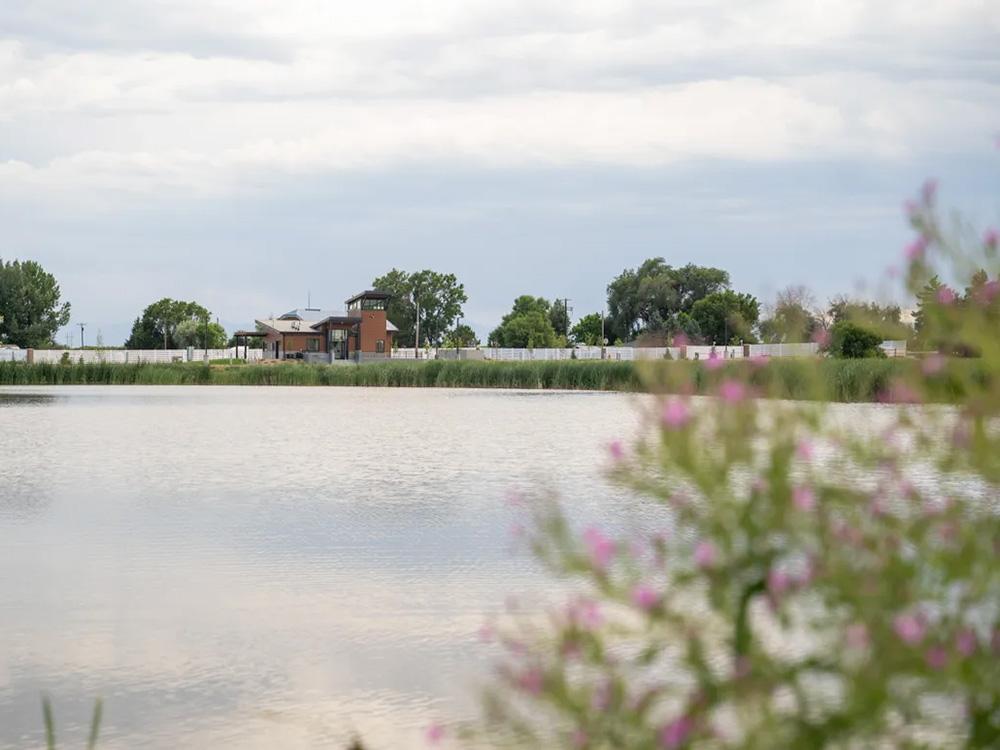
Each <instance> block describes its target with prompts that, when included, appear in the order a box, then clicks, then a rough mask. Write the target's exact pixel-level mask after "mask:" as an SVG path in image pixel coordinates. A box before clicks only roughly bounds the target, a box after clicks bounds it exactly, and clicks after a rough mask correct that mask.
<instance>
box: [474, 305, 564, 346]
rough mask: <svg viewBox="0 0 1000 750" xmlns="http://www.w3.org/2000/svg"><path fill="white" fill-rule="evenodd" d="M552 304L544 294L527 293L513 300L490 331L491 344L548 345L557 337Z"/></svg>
mask: <svg viewBox="0 0 1000 750" xmlns="http://www.w3.org/2000/svg"><path fill="white" fill-rule="evenodd" d="M551 307H552V305H551V304H550V303H549V301H548V300H547V299H545V298H544V297H532V296H531V295H530V294H524V295H521V296H520V297H518V298H517V299H516V300H514V307H513V309H512V310H511V311H510V312H509V313H507V314H506V315H505V316H504V317H503V320H501V321H500V325H499V326H497V328H495V329H494V330H493V332H492V333H491V334H490V339H489V340H490V344H491V345H492V346H503V347H514V348H549V347H553V346H556V344H557V343H558V339H557V336H556V331H555V329H554V328H553V327H552V320H551V318H550V316H549V312H550V309H551Z"/></svg>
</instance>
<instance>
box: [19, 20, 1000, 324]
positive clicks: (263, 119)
mask: <svg viewBox="0 0 1000 750" xmlns="http://www.w3.org/2000/svg"><path fill="white" fill-rule="evenodd" d="M998 39H1000V13H998V12H997V6H996V2H995V0H979V1H976V0H925V1H923V2H918V3H914V2H912V0H906V1H905V2H904V1H902V0H899V1H897V0H871V1H870V2H864V1H862V0H832V1H831V2H825V1H823V0H814V1H809V2H806V1H804V0H753V1H752V2H750V1H748V0H732V1H731V2H728V1H724V0H648V1H645V2H644V1H641V0H640V1H636V2H629V1H628V0H591V1H587V0H576V1H574V2H567V0H514V1H511V2H503V1H502V0H424V1H422V2H421V1H419V0H365V1H364V2H358V1H357V0H353V1H351V2H348V1H346V0H343V1H342V0H101V2H82V1H81V0H3V1H2V2H0V220H2V226H3V230H4V231H3V241H2V244H0V257H4V258H5V259H9V258H21V259H33V260H37V261H39V262H41V263H42V264H43V265H44V266H45V267H46V268H47V269H48V270H50V271H51V272H52V273H54V274H55V275H56V277H57V278H58V280H59V282H60V283H61V286H62V290H63V294H64V297H65V298H66V299H68V300H70V301H71V302H72V305H73V321H74V322H79V321H82V322H86V323H87V324H88V328H87V331H88V334H87V335H88V338H89V341H88V343H92V342H93V341H94V338H95V336H96V333H97V331H98V330H100V331H101V332H102V334H103V338H104V340H105V341H106V342H107V343H120V342H121V341H122V340H123V339H124V338H125V337H126V336H127V334H128V330H129V328H130V325H131V321H132V319H133V318H135V317H136V316H137V315H138V314H139V312H140V311H141V310H142V308H143V307H144V306H145V305H147V304H148V303H150V302H152V301H154V300H156V299H158V298H160V297H163V296H170V297H174V298H181V299H194V300H197V301H198V302H201V303H202V304H204V305H206V306H207V307H209V308H210V309H211V310H212V311H213V313H214V314H215V315H217V316H218V317H219V318H220V319H221V321H222V322H223V323H224V324H225V325H226V326H227V328H229V329H230V330H231V329H232V328H234V327H237V326H239V327H244V326H251V325H252V321H253V319H254V318H255V317H261V316H265V315H268V314H270V313H281V312H283V311H285V310H287V309H290V308H293V307H298V306H304V305H305V303H306V297H307V293H310V292H311V295H312V302H313V303H314V305H321V306H324V307H336V306H339V305H340V304H341V303H342V301H343V300H344V299H345V298H346V297H348V296H349V295H350V294H351V293H353V292H355V291H357V290H360V289H362V288H365V287H367V286H369V285H370V283H371V280H372V278H373V277H374V276H376V275H379V274H381V273H382V272H384V271H386V270H388V269H389V268H391V267H393V266H396V267H400V268H404V269H407V270H416V269H420V268H432V269H435V270H440V271H450V272H453V273H455V274H457V275H458V277H459V278H460V280H461V281H463V282H464V283H465V286H466V290H467V292H468V295H469V303H468V305H467V306H466V320H467V322H470V323H472V324H473V325H474V326H475V327H476V328H477V330H478V331H479V332H480V333H483V334H485V333H486V332H487V331H488V329H489V328H491V327H492V326H493V325H494V324H495V323H496V322H497V320H498V318H499V317H500V316H501V315H502V314H503V313H504V312H505V311H506V310H508V309H509V307H510V303H511V301H512V300H513V298H514V297H515V296H517V295H518V294H523V293H531V294H538V295H544V296H546V297H550V298H551V297H569V298H570V299H571V300H572V301H571V302H570V305H571V306H572V307H573V308H574V311H575V312H574V317H578V316H579V315H582V314H585V313H587V312H591V311H596V310H598V309H600V307H601V306H602V304H603V302H604V296H605V291H604V290H605V287H606V285H607V283H608V281H609V280H610V279H611V278H612V277H613V276H615V275H616V274H618V273H620V272H621V270H622V269H623V268H626V267H633V266H635V265H637V264H639V263H641V262H642V260H643V259H645V258H647V257H650V256H655V255H661V256H663V257H665V258H666V259H667V261H668V262H670V263H673V264H684V263H687V262H695V263H701V264H712V265H718V266H721V267H723V268H726V269H727V270H729V271H730V272H731V274H732V277H733V282H734V286H735V287H737V288H738V289H740V290H747V291H751V292H753V293H755V294H757V295H758V296H760V297H761V298H762V299H765V300H766V299H767V298H769V297H770V296H772V295H773V293H774V291H775V290H776V289H779V288H781V287H784V286H786V285H788V284H791V283H802V284H806V285H807V286H809V287H810V288H812V289H813V290H814V292H815V293H816V295H817V297H818V298H819V299H820V300H821V301H822V300H825V299H826V298H827V297H828V296H830V295H832V294H835V293H837V292H850V291H853V290H854V289H855V288H856V287H857V285H858V283H859V282H864V283H867V284H868V285H872V284H874V283H875V281H876V279H877V277H878V276H879V275H880V274H881V273H882V271H883V270H884V269H885V268H886V267H887V266H889V265H891V264H892V263H894V262H895V261H896V260H897V258H898V257H899V254H900V248H901V247H902V245H903V244H904V242H905V239H906V228H905V226H904V223H903V221H902V218H901V210H900V206H901V204H902V201H903V200H904V199H905V198H906V197H907V196H908V195H910V194H911V193H913V192H914V191H915V190H916V189H917V188H918V187H919V185H920V183H921V182H922V181H923V179H924V178H925V177H926V176H928V175H935V176H937V177H939V178H940V180H941V185H942V199H943V200H944V201H945V202H946V203H948V204H949V205H955V206H956V207H960V208H961V209H962V210H963V212H964V213H965V214H966V215H967V216H968V217H969V218H970V219H972V220H974V221H976V222H977V223H979V224H981V225H982V224H987V223H995V222H996V221H997V216H998V201H997V200H996V198H997V195H998V191H997V187H998V185H1000V151H998V150H997V148H996V139H997V134H998V133H1000V44H998V43H997V40H998ZM78 336H79V334H78V333H76V337H77V339H76V340H77V342H78Z"/></svg>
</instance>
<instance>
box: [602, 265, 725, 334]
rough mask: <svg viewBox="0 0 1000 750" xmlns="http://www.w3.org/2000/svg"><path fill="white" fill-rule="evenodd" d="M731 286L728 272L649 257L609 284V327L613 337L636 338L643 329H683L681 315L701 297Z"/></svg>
mask: <svg viewBox="0 0 1000 750" xmlns="http://www.w3.org/2000/svg"><path fill="white" fill-rule="evenodd" d="M728 286H729V274H728V273H726V272H725V271H723V270H722V269H719V268H710V267H706V266H696V265H694V264H692V263H689V264H687V265H686V266H683V267H682V268H673V267H672V266H670V265H668V264H667V263H666V261H665V260H664V259H663V258H650V259H648V260H646V261H645V262H644V263H643V264H642V265H641V266H639V268H637V269H630V268H626V269H625V270H624V271H622V273H621V274H620V275H618V276H617V277H615V279H614V280H613V281H612V282H611V283H610V284H608V317H609V320H608V329H609V332H610V336H611V337H614V338H622V339H633V338H635V337H636V336H637V335H638V334H639V333H640V332H643V331H646V332H660V331H666V332H668V333H674V332H680V331H681V330H682V328H683V326H682V321H681V319H680V317H679V316H680V315H681V314H682V313H686V314H690V313H691V311H692V309H693V308H694V305H695V303H696V302H698V300H700V299H704V298H705V297H706V296H708V295H710V294H713V293H715V292H718V291H721V290H723V289H725V288H727V287H728Z"/></svg>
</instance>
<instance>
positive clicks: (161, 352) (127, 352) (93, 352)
mask: <svg viewBox="0 0 1000 750" xmlns="http://www.w3.org/2000/svg"><path fill="white" fill-rule="evenodd" d="M0 351H3V350H0ZM7 351H19V352H21V354H22V356H21V357H19V358H18V360H17V361H25V360H26V359H27V352H26V351H25V350H24V349H15V350H7ZM64 354H66V355H68V356H69V361H70V362H83V363H85V364H94V363H98V362H108V363H110V364H119V365H121V364H138V363H140V362H141V363H146V364H152V363H169V362H203V361H204V360H205V358H206V357H205V355H206V350H205V349H35V350H34V352H33V353H32V358H33V360H34V362H35V363H36V364H42V363H45V362H48V363H51V364H58V363H59V362H62V361H63V355H64ZM207 354H208V359H210V360H212V359H237V358H239V359H242V358H243V349H242V347H241V348H239V354H237V348H236V347H230V348H228V349H209V350H207ZM0 356H2V355H0ZM260 358H261V350H260V349H249V350H247V359H249V360H251V361H256V360H259V359H260Z"/></svg>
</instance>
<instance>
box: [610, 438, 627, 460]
mask: <svg viewBox="0 0 1000 750" xmlns="http://www.w3.org/2000/svg"><path fill="white" fill-rule="evenodd" d="M608 453H610V454H611V458H612V459H613V460H615V461H621V460H622V459H623V458H625V448H624V446H622V441H621V440H614V441H612V442H611V444H610V445H608Z"/></svg>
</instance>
